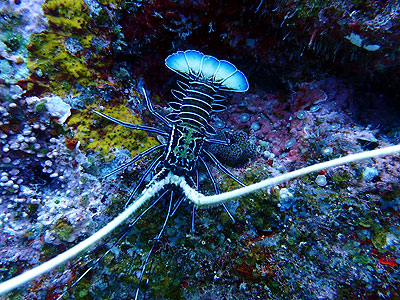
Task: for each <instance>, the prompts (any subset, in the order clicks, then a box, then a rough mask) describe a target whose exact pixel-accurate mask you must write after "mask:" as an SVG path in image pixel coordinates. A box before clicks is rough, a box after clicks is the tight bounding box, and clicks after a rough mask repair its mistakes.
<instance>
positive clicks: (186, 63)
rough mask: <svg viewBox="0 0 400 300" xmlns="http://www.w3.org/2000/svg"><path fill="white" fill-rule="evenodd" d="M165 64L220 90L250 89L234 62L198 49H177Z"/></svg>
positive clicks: (175, 70) (183, 74)
mask: <svg viewBox="0 0 400 300" xmlns="http://www.w3.org/2000/svg"><path fill="white" fill-rule="evenodd" d="M165 65H166V66H167V67H168V68H169V69H171V70H172V71H174V72H176V73H178V74H179V75H181V76H183V77H185V78H188V79H196V80H201V81H205V82H207V83H210V84H212V85H215V86H217V87H218V88H219V89H220V90H225V91H232V92H245V91H247V90H248V89H249V83H248V81H247V78H246V76H245V75H244V74H243V73H242V72H241V71H240V70H238V69H237V68H236V67H235V65H234V64H232V63H230V62H229V61H226V60H218V59H217V58H215V57H214V56H211V55H204V54H203V53H201V52H200V51H197V50H186V51H177V52H175V53H173V54H171V55H169V56H168V57H167V58H166V59H165Z"/></svg>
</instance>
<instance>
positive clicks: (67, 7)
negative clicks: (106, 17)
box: [27, 0, 113, 95]
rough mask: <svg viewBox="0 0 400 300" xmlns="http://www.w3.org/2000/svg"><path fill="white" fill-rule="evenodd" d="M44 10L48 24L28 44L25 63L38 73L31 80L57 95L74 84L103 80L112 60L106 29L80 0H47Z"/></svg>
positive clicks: (89, 83)
mask: <svg viewBox="0 0 400 300" xmlns="http://www.w3.org/2000/svg"><path fill="white" fill-rule="evenodd" d="M43 11H44V13H45V16H46V17H47V19H48V21H49V25H50V26H49V27H50V28H49V30H48V31H43V32H42V33H40V34H33V35H32V36H31V42H30V44H29V45H28V50H29V56H28V63H27V67H28V69H29V70H30V71H31V72H32V73H36V74H37V75H39V77H37V78H35V79H34V82H37V84H38V85H39V86H41V87H42V89H45V90H48V92H52V93H56V94H58V95H65V94H68V93H70V92H71V90H73V88H74V87H75V85H76V84H79V85H80V86H84V87H85V86H88V85H92V86H95V85H98V84H102V83H103V82H104V78H106V77H107V75H106V74H107V73H108V71H109V69H110V68H111V66H112V64H113V58H112V55H109V49H108V47H109V45H110V37H109V31H108V30H105V29H103V28H98V27H96V26H95V24H94V23H93V21H92V19H91V17H90V16H89V8H88V7H87V5H86V4H85V2H84V1H83V0H48V1H46V3H44V4H43ZM96 45H97V46H96ZM34 87H35V86H34V85H31V86H30V87H28V88H34Z"/></svg>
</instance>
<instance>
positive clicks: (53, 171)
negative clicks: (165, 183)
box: [0, 0, 400, 300]
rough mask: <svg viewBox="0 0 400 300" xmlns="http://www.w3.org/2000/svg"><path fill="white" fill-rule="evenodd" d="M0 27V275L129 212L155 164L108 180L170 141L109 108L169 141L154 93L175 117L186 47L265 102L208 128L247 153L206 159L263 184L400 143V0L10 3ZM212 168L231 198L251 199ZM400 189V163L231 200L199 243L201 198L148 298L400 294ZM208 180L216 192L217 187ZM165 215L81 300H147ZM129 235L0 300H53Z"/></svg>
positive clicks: (79, 294)
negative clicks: (180, 53)
mask: <svg viewBox="0 0 400 300" xmlns="http://www.w3.org/2000/svg"><path fill="white" fill-rule="evenodd" d="M0 16H1V18H0V97H1V98H0V99H1V103H0V166H1V169H0V172H1V174H0V230H1V235H0V281H4V280H7V279H9V278H11V277H13V276H15V275H17V274H20V273H22V272H23V271H25V270H27V269H30V268H32V267H35V266H37V265H39V264H40V263H42V262H45V261H47V260H48V259H50V258H52V257H54V256H55V255H57V254H59V253H61V252H63V251H65V250H66V249H68V248H70V247H72V246H73V245H75V244H77V243H78V242H79V241H82V240H83V239H85V238H87V237H88V236H89V235H90V234H92V233H94V232H95V231H96V230H98V229H99V228H101V227H103V226H104V225H105V224H107V222H109V221H110V220H111V219H113V218H114V217H115V216H116V215H117V214H118V213H120V212H121V211H122V210H123V209H124V206H125V201H126V199H127V198H128V196H129V194H130V191H131V189H132V188H133V186H134V185H135V182H136V181H137V180H138V179H139V178H140V174H141V173H142V171H143V170H145V169H146V166H147V165H148V164H149V163H150V162H151V159H152V158H153V157H146V158H144V159H143V160H141V161H139V162H138V163H137V164H135V165H132V166H130V167H129V168H128V169H126V170H124V171H123V172H121V173H118V174H117V175H115V176H112V177H111V178H108V179H104V176H105V175H106V174H108V173H109V172H110V171H112V170H113V169H115V168H117V167H118V166H120V165H121V164H123V163H124V162H127V161H128V160H129V159H131V158H132V157H134V156H135V155H137V154H139V153H141V152H143V151H145V150H146V149H148V148H150V147H152V146H154V145H157V144H159V143H160V142H162V141H163V139H165V138H164V137H162V136H157V135H156V134H147V133H145V132H143V131H135V130H129V129H127V128H123V127H121V126H119V125H116V124H114V123H111V122H109V121H107V120H105V119H102V118H100V117H99V116H97V115H96V114H94V113H93V112H92V111H93V110H97V111H102V112H103V113H105V114H107V115H110V116H112V117H115V118H118V119H120V120H122V121H126V122H130V123H133V124H144V125H147V126H153V127H156V128H161V126H162V124H160V123H159V121H158V120H157V119H154V118H153V117H152V116H151V115H150V114H149V112H148V111H147V110H146V109H145V105H144V101H143V100H144V99H143V95H142V89H143V88H145V89H146V91H147V92H148V93H149V95H150V98H151V101H152V103H153V104H154V106H155V109H156V111H158V112H159V113H160V114H163V115H166V114H167V113H168V112H170V109H169V108H168V106H167V103H168V101H169V100H171V99H172V95H171V94H170V89H171V88H176V84H175V82H176V79H177V77H176V75H174V74H172V72H170V71H168V70H167V68H166V67H165V66H164V59H165V58H166V57H167V56H168V55H169V54H171V53H173V52H175V51H177V50H186V49H196V50H199V51H201V52H203V53H205V54H210V55H213V56H215V57H217V58H218V59H226V60H228V61H230V62H232V63H234V64H235V65H236V66H237V67H238V68H239V69H240V70H242V71H243V72H244V74H245V75H246V76H247V78H248V80H249V83H250V89H249V91H248V92H247V93H245V94H237V95H234V96H231V95H228V100H227V101H226V103H225V104H226V105H227V110H225V111H223V112H220V113H216V114H214V115H213V117H212V121H211V125H212V126H214V127H215V128H216V129H218V131H219V132H220V137H230V138H231V141H232V145H230V146H215V147H211V148H210V149H209V150H210V151H212V152H213V153H214V154H215V155H216V156H218V158H219V159H220V160H221V161H223V162H224V164H226V165H227V166H229V167H228V168H229V169H230V170H231V171H232V172H233V173H234V174H235V175H236V176H237V177H239V178H240V179H241V180H242V181H243V182H244V183H246V184H251V183H254V182H258V181H260V180H262V179H265V178H267V177H269V176H275V175H279V174H282V173H285V172H288V171H292V170H294V169H297V168H301V167H304V166H309V165H312V164H315V163H318V162H321V161H325V160H328V159H333V158H336V157H340V156H344V155H346V154H350V153H355V152H361V151H364V150H371V149H375V148H378V147H384V146H388V145H391V144H398V143H399V142H400V92H399V89H398V87H399V86H400V74H399V70H400V68H399V67H400V36H399V35H400V4H399V3H398V1H396V0H388V1H368V0H352V1H350V0H335V1H299V0H293V1H278V0H276V1H263V0H258V1H248V0H233V1H209V0H203V1H195V0H192V1H186V0H185V1H180V0H178V1H172V0H151V1H140V0H139V1H125V0H47V1H44V0H36V1H35V0H26V1H24V0H4V1H2V2H1V3H0ZM211 169H212V170H211V171H212V172H213V174H214V176H215V177H216V181H217V183H218V185H219V186H220V189H221V190H222V191H228V190H232V189H235V188H237V187H238V185H237V184H236V183H235V182H234V181H232V180H231V179H230V178H228V177H227V176H226V175H224V174H223V173H221V172H220V171H219V170H218V168H216V167H212V168H211ZM199 171H200V173H201V174H206V173H205V170H203V169H202V168H200V169H199ZM399 181H400V158H399V156H398V155H393V156H391V157H383V158H376V159H370V160H368V161H365V162H362V163H357V164H351V165H347V166H342V167H337V168H334V169H331V170H325V171H323V172H320V173H319V174H311V175H308V176H305V177H304V178H300V179H297V180H294V181H292V182H288V183H287V184H283V185H280V186H277V187H274V188H271V189H270V190H268V191H262V192H258V193H255V194H253V195H249V196H247V197H244V198H243V199H240V201H239V200H236V201H233V202H231V203H229V204H228V206H229V208H230V210H231V211H232V213H233V215H234V217H235V220H236V222H235V223H232V221H231V219H230V218H229V216H228V215H227V214H226V213H225V212H224V210H223V209H222V208H221V207H212V208H208V209H204V210H199V211H197V213H196V219H195V228H196V230H195V232H191V231H190V228H191V211H192V208H191V205H190V204H189V203H186V202H185V203H183V204H182V207H181V208H180V209H179V210H178V211H177V213H176V214H175V215H174V216H173V217H172V218H171V219H170V221H169V223H168V225H167V228H166V230H165V233H164V234H163V235H162V237H161V240H160V243H159V245H158V246H157V249H156V251H155V258H154V262H153V264H152V266H153V272H152V275H151V276H150V280H149V283H148V291H147V297H148V299H187V300H189V299H203V300H205V299H356V298H357V299H398V298H400V290H399V281H400V276H399V274H400V272H399V264H400V250H399V249H400V248H399V245H400V227H399V224H400V214H399V211H400V210H399V207H400V182H399ZM200 183H201V184H200V185H201V191H202V192H203V193H205V194H212V193H213V191H214V189H213V186H212V183H211V182H210V180H209V179H208V177H207V176H205V175H204V176H203V175H201V176H200ZM165 205H166V203H163V201H161V202H160V203H159V204H158V205H157V206H155V207H154V208H153V209H152V210H151V211H150V212H149V213H148V215H146V216H145V217H143V218H142V219H141V220H140V222H139V223H138V224H137V225H136V226H134V227H133V228H131V229H130V230H129V232H128V233H127V235H126V237H125V238H124V239H123V241H121V242H120V243H119V244H118V245H115V246H114V247H113V248H112V250H111V251H110V252H109V253H108V254H107V255H106V256H105V257H104V258H103V259H102V260H101V262H99V263H98V264H96V265H95V267H94V268H93V270H92V271H91V272H89V274H87V275H86V276H85V277H84V278H83V279H82V280H81V281H79V283H78V284H76V285H75V286H74V287H73V288H72V289H71V290H69V291H68V292H67V294H66V295H65V298H67V299H70V298H74V299H131V298H133V297H134V295H135V292H136V287H137V285H138V281H139V279H138V278H139V274H140V268H141V265H142V262H143V259H144V257H146V255H147V253H148V251H149V250H150V248H151V246H152V241H153V240H154V238H155V236H156V235H157V234H158V232H159V230H160V227H161V225H162V223H163V220H164V215H165V211H166V208H165ZM124 229H125V228H121V229H120V232H123V231H124ZM116 234H117V233H116ZM115 241H116V237H115V236H114V237H112V236H111V237H110V238H109V239H107V240H105V241H103V242H102V243H101V244H100V245H99V246H98V247H94V249H92V250H90V252H88V253H86V254H84V255H83V256H82V257H80V258H77V259H76V260H74V261H71V262H69V263H67V264H66V265H64V266H62V267H60V268H58V269H56V270H53V271H52V272H50V273H49V274H46V275H44V276H42V277H40V278H38V279H37V280H35V281H34V282H32V283H29V284H26V285H25V286H23V287H21V288H20V289H18V290H16V291H13V292H11V293H9V294H8V295H5V296H3V298H2V299H56V298H57V297H58V296H59V295H61V294H62V293H63V291H64V290H65V289H66V288H67V287H69V286H71V285H72V284H73V283H74V282H75V280H76V279H77V278H78V277H79V276H80V275H81V274H83V273H84V272H85V270H86V269H87V268H88V266H90V265H91V263H92V262H93V261H95V260H96V259H97V258H99V257H101V256H102V254H104V253H105V251H107V249H109V248H110V247H112V246H113V245H114V243H115ZM144 290H145V285H144V284H143V287H142V289H141V293H143V291H144ZM0 298H1V296H0Z"/></svg>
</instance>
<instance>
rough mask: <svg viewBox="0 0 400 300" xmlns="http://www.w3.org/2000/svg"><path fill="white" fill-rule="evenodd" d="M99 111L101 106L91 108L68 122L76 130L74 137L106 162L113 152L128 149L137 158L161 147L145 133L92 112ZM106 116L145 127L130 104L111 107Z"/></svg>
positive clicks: (85, 148)
mask: <svg viewBox="0 0 400 300" xmlns="http://www.w3.org/2000/svg"><path fill="white" fill-rule="evenodd" d="M97 109H98V107H97V106H95V105H91V106H89V107H88V108H87V109H85V110H81V111H79V112H77V113H74V114H73V115H72V116H71V117H70V118H69V120H68V125H69V126H70V127H72V128H73V129H74V137H75V138H77V139H78V140H79V141H80V144H81V147H82V148H83V149H84V150H86V151H88V150H92V151H99V152H100V153H101V154H102V155H103V156H104V157H105V158H106V159H112V158H113V157H112V156H111V155H110V154H109V153H110V152H111V150H112V149H113V148H122V147H123V148H126V149H128V150H129V151H130V153H131V155H132V156H135V155H137V154H139V153H141V152H143V151H145V150H146V149H148V148H150V147H153V146H155V145H158V144H159V142H158V141H157V140H156V139H155V138H154V137H151V136H149V135H148V134H147V133H146V132H145V131H143V130H132V129H129V128H126V127H123V126H121V125H118V124H115V123H113V122H111V121H108V120H106V119H104V118H102V117H100V116H98V115H96V114H95V113H93V112H92V110H97ZM102 113H104V114H106V115H109V116H111V117H113V118H116V119H118V120H121V121H124V122H128V123H131V124H142V120H141V118H140V117H139V116H138V115H135V114H133V113H132V112H131V111H130V110H129V108H128V107H127V105H126V103H122V104H119V105H118V106H108V107H106V108H105V109H104V110H103V111H102Z"/></svg>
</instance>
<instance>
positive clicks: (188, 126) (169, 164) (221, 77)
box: [94, 50, 249, 299]
mask: <svg viewBox="0 0 400 300" xmlns="http://www.w3.org/2000/svg"><path fill="white" fill-rule="evenodd" d="M165 64H166V66H167V67H168V68H169V69H171V70H172V71H174V72H176V73H178V74H179V75H181V76H183V77H184V78H185V79H186V81H187V82H186V83H185V82H182V81H178V82H177V83H178V86H179V87H180V90H172V94H173V96H174V101H170V102H169V103H168V104H169V106H170V107H171V108H172V110H173V111H172V113H170V114H168V115H167V116H163V115H161V114H159V113H158V112H156V111H155V110H154V108H153V106H152V104H151V102H150V100H149V98H148V97H147V96H146V93H145V91H144V90H143V92H144V96H145V103H146V106H147V108H148V109H149V111H150V112H151V113H152V115H154V116H155V117H156V118H158V119H159V120H160V121H161V122H162V123H163V124H164V126H165V127H166V131H163V130H161V129H158V128H152V127H147V126H143V125H135V124H129V123H126V122H123V121H120V120H117V119H115V118H112V117H110V116H108V115H105V114H103V113H101V112H98V111H94V112H95V113H96V114H98V115H99V116H101V117H104V118H106V119H107V120H110V121H112V122H115V123H117V124H119V125H122V126H125V127H128V128H131V129H135V130H144V131H147V132H152V133H157V134H160V135H163V136H165V137H167V142H166V143H162V144H160V145H156V146H154V147H152V148H150V149H148V150H146V151H144V152H143V153H141V154H139V155H138V156H136V157H134V158H133V159H132V160H130V161H129V162H127V163H125V164H124V165H122V166H120V167H118V168H117V169H116V170H114V171H112V172H111V173H109V174H107V175H106V177H108V176H111V175H113V174H115V173H117V172H119V171H121V170H123V169H125V168H126V167H128V166H130V165H132V164H133V163H135V162H136V161H138V160H139V159H142V158H143V157H145V156H147V155H149V154H151V153H153V152H156V151H160V152H161V155H159V156H158V157H157V158H156V159H154V160H153V161H152V163H151V164H150V165H149V166H148V167H147V169H146V170H145V171H144V173H143V174H142V175H141V177H140V178H139V180H138V181H137V183H136V186H135V187H134V189H133V191H132V192H131V194H130V196H129V197H128V200H127V202H126V205H128V204H129V203H130V202H131V200H132V199H133V197H134V195H135V194H136V192H137V191H138V190H139V189H140V187H141V186H142V184H143V182H144V180H145V178H146V177H147V176H148V175H149V174H151V173H154V174H155V175H154V176H153V177H152V179H151V181H150V183H149V184H148V186H151V185H152V184H153V183H155V182H159V181H161V180H163V179H165V178H166V177H167V176H168V175H171V174H172V175H176V176H179V177H183V178H184V179H185V181H186V182H187V183H188V184H189V185H190V186H191V187H192V188H193V189H195V190H199V174H198V173H199V172H198V167H199V164H200V163H201V164H202V165H203V166H204V167H205V169H206V172H207V174H208V176H209V178H210V179H211V181H212V184H213V186H214V190H215V194H219V188H218V185H217V183H216V181H215V178H214V176H213V174H212V172H211V170H210V167H209V165H208V163H207V160H210V161H212V162H213V163H214V164H216V165H217V167H218V168H219V169H220V170H222V171H223V172H224V173H226V174H227V175H228V176H229V177H231V178H232V179H233V180H235V181H236V182H237V183H239V184H240V185H242V186H245V184H244V183H243V182H242V181H240V180H239V179H238V178H236V177H235V176H234V175H233V174H232V173H231V172H230V171H229V170H228V169H227V168H225V167H224V166H223V165H222V164H221V163H220V162H219V161H218V159H217V158H216V157H215V156H214V155H213V154H212V153H211V152H210V151H208V150H207V149H206V148H207V147H205V146H206V145H207V144H212V143H216V144H222V145H227V144H229V141H222V140H219V139H213V136H214V135H215V134H216V131H215V129H214V128H213V127H212V126H211V125H210V124H209V121H210V118H211V115H212V114H213V113H215V112H220V111H223V110H225V109H226V106H224V105H223V104H222V102H223V101H225V99H226V98H225V97H224V96H223V95H221V94H220V92H221V91H231V92H245V91H247V90H248V87H249V84H248V82H247V79H246V76H245V75H244V74H243V73H242V72H241V71H239V70H238V69H237V68H236V67H235V66H234V65H233V64H232V63H230V62H228V61H226V60H218V59H216V58H215V57H213V56H210V55H204V54H203V53H201V52H199V51H196V50H186V51H178V52H176V53H174V54H171V55H169V56H168V57H167V58H166V60H165ZM166 192H167V191H165V192H164V193H163V194H162V196H164V195H165V194H166ZM174 193H175V194H177V193H178V195H177V196H178V197H175V195H174ZM160 198H161V197H160ZM185 198H186V196H185V194H184V193H182V192H181V191H180V192H179V191H176V189H171V190H170V202H169V209H168V213H167V216H166V219H165V222H164V225H163V226H162V229H161V231H160V232H159V234H158V236H157V238H156V242H157V241H158V239H159V238H160V236H161V234H162V232H163V230H164V228H165V225H166V223H167V220H168V218H169V217H170V216H171V215H173V214H174V213H175V211H176V210H177V208H178V207H179V206H180V204H181V203H182V202H183V200H184V199H185ZM175 200H176V202H175V203H174V205H173V206H172V201H175ZM156 201H158V199H157V200H156ZM222 205H223V207H224V209H225V211H226V212H227V213H228V215H229V216H230V218H231V219H232V220H233V221H234V218H233V216H232V214H231V213H230V212H229V210H228V208H227V206H226V205H225V204H222ZM195 209H196V206H194V205H193V211H192V230H194V216H195ZM133 223H136V221H134V222H133ZM156 242H155V243H156ZM155 243H154V244H153V247H152V249H151V250H150V252H149V253H148V255H147V258H146V259H145V262H144V264H143V267H142V272H141V276H140V279H139V285H140V282H141V280H142V276H143V274H144V273H145V269H146V265H147V262H148V260H149V258H150V255H151V253H152V251H153V249H154V246H155ZM138 292H139V287H138V289H137V292H136V296H135V299H136V298H137V297H138Z"/></svg>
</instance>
